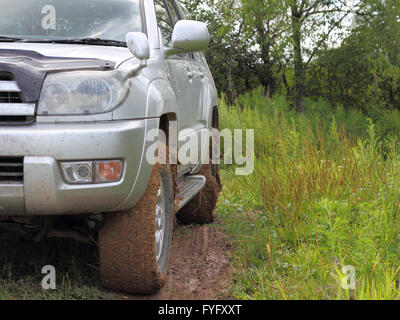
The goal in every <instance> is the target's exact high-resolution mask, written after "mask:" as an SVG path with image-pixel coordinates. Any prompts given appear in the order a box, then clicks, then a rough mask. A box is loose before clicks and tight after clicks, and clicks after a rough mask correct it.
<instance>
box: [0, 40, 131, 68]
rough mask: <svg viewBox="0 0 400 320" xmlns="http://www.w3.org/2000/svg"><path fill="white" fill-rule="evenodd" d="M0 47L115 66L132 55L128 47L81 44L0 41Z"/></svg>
mask: <svg viewBox="0 0 400 320" xmlns="http://www.w3.org/2000/svg"><path fill="white" fill-rule="evenodd" d="M1 49H12V50H28V51H36V52H37V53H40V54H41V55H43V56H47V57H57V58H85V59H100V60H107V61H112V62H113V63H114V65H115V67H116V68H117V67H118V66H119V65H120V64H121V63H123V62H124V61H126V60H129V59H132V58H133V55H132V53H131V52H130V51H129V49H128V48H121V47H111V46H92V45H81V44H59V43H57V44H53V43H17V42H0V50H1Z"/></svg>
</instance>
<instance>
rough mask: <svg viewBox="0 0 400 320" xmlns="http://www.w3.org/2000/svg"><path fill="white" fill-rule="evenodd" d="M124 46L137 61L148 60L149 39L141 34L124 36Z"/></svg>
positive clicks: (135, 33) (134, 33)
mask: <svg viewBox="0 0 400 320" xmlns="http://www.w3.org/2000/svg"><path fill="white" fill-rule="evenodd" d="M126 45H127V46H128V48H129V50H130V51H131V52H132V54H133V55H134V56H135V57H136V58H138V59H139V60H147V59H149V58H150V46H149V39H147V36H146V35H145V34H144V33H142V32H129V33H128V34H127V35H126Z"/></svg>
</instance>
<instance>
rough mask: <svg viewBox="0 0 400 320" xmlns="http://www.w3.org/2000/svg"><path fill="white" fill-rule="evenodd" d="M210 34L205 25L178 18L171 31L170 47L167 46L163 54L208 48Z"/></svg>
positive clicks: (168, 54)
mask: <svg viewBox="0 0 400 320" xmlns="http://www.w3.org/2000/svg"><path fill="white" fill-rule="evenodd" d="M209 44H210V34H209V32H208V28H207V25H206V24H205V23H203V22H198V21H193V20H180V21H178V22H177V23H176V25H175V28H174V31H173V33H172V40H171V45H172V48H167V49H166V52H165V56H170V55H173V54H178V53H182V52H185V53H187V52H197V51H203V50H206V49H207V48H208V45H209Z"/></svg>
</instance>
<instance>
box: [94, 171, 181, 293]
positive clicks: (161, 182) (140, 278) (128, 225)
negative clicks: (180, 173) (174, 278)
mask: <svg viewBox="0 0 400 320" xmlns="http://www.w3.org/2000/svg"><path fill="white" fill-rule="evenodd" d="M162 199H163V201H162ZM173 206H174V182H173V170H171V169H170V167H169V166H168V165H163V166H160V165H155V166H154V167H153V171H152V174H151V178H150V182H149V184H148V187H147V189H146V192H145V194H144V196H143V197H142V199H141V200H140V201H139V203H138V204H137V205H136V206H135V208H133V209H131V210H129V211H126V212H120V213H117V214H113V215H110V217H109V218H108V219H107V221H106V224H105V226H104V227H103V229H102V230H101V231H100V232H99V257H100V279H101V283H102V285H103V286H104V287H105V288H107V289H109V290H112V291H118V292H126V293H132V294H153V293H156V292H158V291H159V290H160V289H161V288H162V286H163V285H164V282H165V279H166V275H167V271H168V262H169V255H170V249H171V241H172V229H173V211H174V208H173ZM160 208H161V209H162V208H164V210H165V211H164V212H165V215H163V216H164V220H162V218H161V216H162V214H160ZM156 209H157V213H156ZM156 219H157V221H156ZM160 225H161V226H164V227H163V228H160ZM161 229H162V230H164V233H163V241H162V242H161V243H160V241H157V240H156V237H159V238H160V236H161V233H160V231H159V230H161ZM156 232H157V234H156Z"/></svg>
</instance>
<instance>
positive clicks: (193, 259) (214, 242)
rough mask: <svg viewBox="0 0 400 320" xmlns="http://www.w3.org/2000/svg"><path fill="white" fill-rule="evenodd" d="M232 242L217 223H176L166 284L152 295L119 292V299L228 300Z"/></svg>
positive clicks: (230, 279)
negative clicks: (208, 224) (178, 224)
mask: <svg viewBox="0 0 400 320" xmlns="http://www.w3.org/2000/svg"><path fill="white" fill-rule="evenodd" d="M229 250H230V244H229V242H228V241H227V240H226V238H225V236H224V235H223V234H222V233H221V232H220V231H219V230H218V228H217V227H216V226H199V225H193V226H176V227H175V231H174V239H173V243H172V252H171V260H170V269H169V274H168V280H167V283H166V285H165V287H164V288H163V289H162V290H161V291H160V292H159V293H157V294H155V295H152V296H128V295H117V297H116V298H117V299H128V300H132V299H139V300H214V299H229V298H230V293H229V287H230V284H231V281H232V268H231V267H230V264H229V257H228V253H229Z"/></svg>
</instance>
